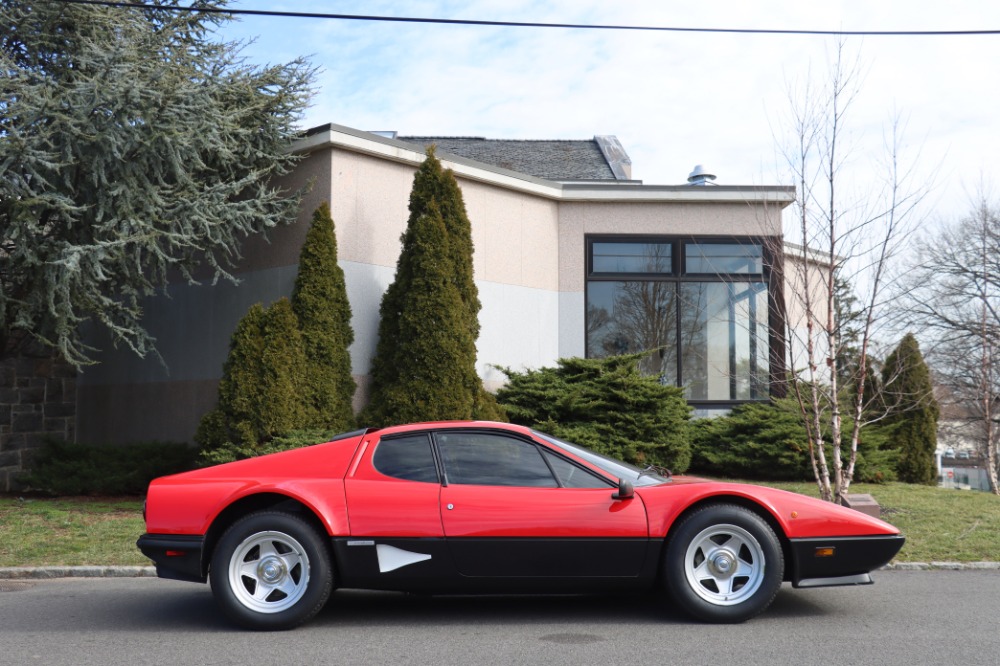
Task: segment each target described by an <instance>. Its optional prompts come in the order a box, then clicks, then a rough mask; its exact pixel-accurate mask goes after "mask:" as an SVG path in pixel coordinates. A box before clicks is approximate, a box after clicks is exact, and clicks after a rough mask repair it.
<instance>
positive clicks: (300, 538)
mask: <svg viewBox="0 0 1000 666" xmlns="http://www.w3.org/2000/svg"><path fill="white" fill-rule="evenodd" d="M209 580H210V581H211V585H212V594H213V595H214V596H215V599H216V602H217V603H218V604H219V606H220V607H221V608H222V610H223V612H224V613H225V614H226V615H227V616H228V617H229V618H230V619H231V620H233V621H234V622H236V623H237V624H239V625H241V626H243V627H247V628H249V629H262V630H279V629H292V628H294V627H297V626H299V625H300V624H302V623H304V622H306V621H307V620H309V619H310V618H312V617H313V616H314V615H316V613H318V612H319V611H320V609H322V608H323V606H324V605H325V604H326V602H327V600H328V599H329V598H330V593H331V592H332V590H333V566H332V562H331V556H330V549H329V547H328V546H327V544H326V539H324V537H323V536H322V535H321V534H319V532H317V530H316V529H315V528H314V527H313V526H312V525H310V524H309V523H308V522H306V521H305V520H303V519H302V518H300V517H298V516H295V515H292V514H289V513H281V512H275V511H265V512H259V513H252V514H249V515H247V516H244V517H243V518H241V519H239V520H238V521H236V522H235V523H233V524H232V525H231V526H230V527H229V529H227V530H226V531H225V533H224V534H223V535H222V538H221V539H219V543H218V545H217V546H216V548H215V552H214V553H213V554H212V562H211V567H210V569H209Z"/></svg>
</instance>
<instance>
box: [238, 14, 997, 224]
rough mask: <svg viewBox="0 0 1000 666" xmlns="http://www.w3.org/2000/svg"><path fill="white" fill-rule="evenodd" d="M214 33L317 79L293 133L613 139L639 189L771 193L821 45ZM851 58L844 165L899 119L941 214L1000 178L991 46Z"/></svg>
mask: <svg viewBox="0 0 1000 666" xmlns="http://www.w3.org/2000/svg"><path fill="white" fill-rule="evenodd" d="M234 6H235V7H239V8H247V9H285V10H290V11H305V12H308V11H315V12H327V13H344V14H366V15H397V16H428V17H431V16H433V17H443V18H460V19H482V20H501V21H540V22H560V23H603V24H619V25H620V24H636V25H659V26H682V27H734V28H795V29H844V30H863V29H869V30H906V29H910V30H941V29H983V28H1000V4H998V3H983V2H972V1H969V0H955V1H954V2H950V3H941V2H939V1H937V0H919V1H918V0H881V1H880V2H870V1H867V2H861V1H857V0H842V1H841V2H824V3H804V2H788V1H778V0H770V1H768V0H757V1H753V2H751V1H748V0H713V2H705V3H700V4H699V3H691V2H689V1H688V2H676V1H673V2H666V1H660V0H655V1H654V0H649V1H646V2H630V3H609V2H606V1H597V0H579V1H576V0H573V1H570V0H561V1H558V2H546V3H538V2H531V1H528V0H470V1H468V2H432V1H420V2H407V3H401V2H385V1H380V0H379V1H374V2H363V3H362V2H346V1H335V0H330V1H325V2H324V1H322V0H297V1H295V2H292V1H291V0H285V2H280V3H279V2H273V1H271V0H239V1H237V2H235V3H234ZM223 34H224V35H225V36H227V37H246V36H248V35H259V39H258V41H257V43H256V44H255V45H254V46H252V47H251V48H250V49H248V51H247V55H248V56H250V57H251V59H253V60H256V61H261V62H264V61H267V62H277V61H287V60H290V59H292V58H294V57H295V56H297V55H310V54H311V55H312V60H313V62H314V63H315V64H317V65H319V66H321V67H322V68H323V70H324V72H323V74H322V76H321V78H320V79H319V81H318V84H319V94H318V95H317V98H316V103H315V105H314V107H313V108H312V109H310V111H309V112H308V114H307V116H306V118H305V124H306V125H309V126H312V125H319V124H323V123H326V122H335V123H339V124H344V125H348V126H352V127H357V128H359V129H373V130H398V131H400V132H402V133H406V134H438V135H464V136H471V135H475V136H488V137H505V138H529V139H530V138H533V139H538V138H589V137H591V136H593V135H595V134H614V135H617V136H618V137H619V139H620V140H621V142H622V144H623V145H624V147H625V149H626V151H627V152H628V153H629V155H630V156H631V157H632V160H633V168H634V175H635V176H636V177H638V178H641V179H643V180H645V181H646V182H648V183H680V182H683V181H684V179H685V178H686V176H687V173H688V172H689V171H690V170H691V168H692V167H693V166H694V165H695V164H696V163H703V164H705V165H706V166H707V167H709V168H710V169H712V170H714V171H715V173H716V174H717V175H718V176H719V182H721V183H727V184H753V183H761V182H767V183H775V182H783V181H782V177H781V176H779V175H778V174H779V173H780V171H781V167H780V164H779V163H778V161H777V160H776V158H775V141H774V139H773V137H772V130H771V127H772V125H773V126H777V125H778V124H779V122H780V118H781V116H782V115H783V113H784V110H785V108H786V107H787V101H786V87H787V82H788V81H790V80H794V79H796V78H801V77H803V76H805V74H806V72H807V71H811V72H812V73H813V77H814V79H815V80H817V81H818V80H819V78H820V77H822V76H824V75H825V73H826V71H827V68H826V56H827V53H828V52H829V50H830V47H831V46H832V44H833V38H823V37H807V36H779V35H733V34H705V33H697V34H695V33H674V32H634V31H584V30H553V29H538V28H493V27H472V26H468V27H461V26H440V25H427V24H406V23H376V22H358V21H320V20H310V19H276V18H252V17H248V18H245V19H243V20H242V21H241V22H240V23H239V24H234V25H230V26H228V27H227V28H226V29H225V30H224V33H223ZM849 45H850V47H851V48H855V49H860V51H861V54H862V59H863V63H864V67H865V69H866V72H867V74H866V78H865V85H864V88H863V90H862V92H861V95H860V96H859V98H858V100H857V103H856V105H855V106H854V108H853V109H852V114H853V115H852V117H851V118H849V119H848V121H849V123H851V127H852V132H853V135H852V136H853V138H854V139H855V141H856V144H857V146H856V152H855V155H854V156H855V158H856V161H857V163H859V164H860V163H862V162H864V161H865V160H866V159H868V158H871V157H873V156H874V155H875V154H876V152H877V149H878V148H879V147H880V146H881V143H882V136H881V128H882V126H883V125H884V124H885V123H886V122H887V121H888V120H889V119H890V116H891V114H892V113H893V110H894V109H895V110H897V111H898V112H899V113H900V114H901V115H903V116H904V117H905V118H907V121H908V138H909V139H910V143H911V144H915V145H918V146H919V145H921V144H922V153H921V154H922V162H921V167H922V169H923V171H924V172H926V173H937V176H938V181H939V183H940V185H941V189H940V190H939V193H938V199H937V201H938V205H939V207H940V213H941V215H942V216H944V217H948V216H951V215H954V214H956V213H957V212H960V211H961V209H962V208H963V207H964V204H965V193H964V190H963V187H964V186H965V184H966V182H967V181H968V180H970V179H971V180H976V179H978V177H979V175H978V174H979V173H980V172H984V173H985V174H986V176H987V178H992V179H993V180H994V181H996V180H997V179H1000V114H998V113H997V112H996V109H997V108H998V101H1000V99H998V97H1000V94H998V92H997V90H996V84H995V81H996V65H997V63H1000V36H966V37H935V38H931V37H867V38H865V39H863V40H862V39H852V40H850V41H849ZM860 177H861V178H864V176H860ZM784 182H787V181H784ZM966 189H967V188H966ZM956 208H957V209H958V210H956Z"/></svg>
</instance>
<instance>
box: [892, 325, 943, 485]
mask: <svg viewBox="0 0 1000 666" xmlns="http://www.w3.org/2000/svg"><path fill="white" fill-rule="evenodd" d="M882 385H883V395H884V397H885V401H886V406H887V407H888V410H889V411H888V416H887V418H886V427H887V428H890V429H891V430H890V431H891V433H892V437H891V439H890V441H891V442H893V446H894V448H896V449H897V450H898V451H899V460H898V462H897V463H896V471H897V472H898V474H899V479H900V481H905V482H907V483H926V484H933V483H935V482H936V481H937V469H936V466H935V463H934V452H935V450H936V449H937V420H938V415H939V408H938V404H937V400H935V399H934V393H933V385H932V384H931V373H930V370H929V369H928V368H927V364H926V363H925V362H924V357H923V355H922V354H921V353H920V345H919V344H918V343H917V339H916V338H915V337H914V336H913V334H912V333H907V334H906V335H905V336H904V337H903V339H902V340H901V341H900V343H899V346H898V347H896V349H895V350H893V352H892V353H891V354H889V357H888V358H887V359H886V360H885V366H884V367H883V369H882Z"/></svg>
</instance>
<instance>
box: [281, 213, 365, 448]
mask: <svg viewBox="0 0 1000 666" xmlns="http://www.w3.org/2000/svg"><path fill="white" fill-rule="evenodd" d="M292 308H293V309H294V310H295V315H296V316H297V317H298V321H299V329H300V331H301V333H302V341H303V345H304V346H305V354H306V359H307V361H308V364H307V366H306V371H305V377H304V378H303V384H304V387H305V391H306V395H305V396H304V397H305V402H306V404H305V407H306V409H307V415H306V419H305V421H306V422H305V423H303V424H299V425H298V427H311V428H325V429H331V430H336V431H339V432H344V431H347V430H350V429H351V428H353V427H354V411H353V409H352V401H353V399H354V391H355V389H356V388H357V387H356V384H355V382H354V378H353V377H352V376H351V356H350V353H349V352H348V348H349V347H350V346H351V343H352V342H354V331H353V330H352V329H351V304H350V302H349V301H348V300H347V287H346V285H345V282H344V271H343V269H341V268H340V266H339V265H338V264H337V236H336V234H335V233H334V225H333V218H332V217H331V215H330V206H329V204H328V203H326V202H323V203H322V204H321V205H320V206H319V208H317V209H316V211H315V212H314V213H313V219H312V226H311V227H310V228H309V232H308V233H307V234H306V240H305V243H304V244H303V246H302V252H301V254H300V255H299V274H298V277H297V278H296V280H295V290H294V291H293V293H292Z"/></svg>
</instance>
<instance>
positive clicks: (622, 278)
mask: <svg viewBox="0 0 1000 666" xmlns="http://www.w3.org/2000/svg"><path fill="white" fill-rule="evenodd" d="M429 144H435V145H437V154H438V157H439V158H440V159H441V161H442V162H443V164H444V166H445V167H446V168H451V169H453V170H454V172H455V174H456V177H457V178H458V181H459V184H460V186H461V188H462V192H463V196H464V198H465V204H466V208H467V210H468V213H469V218H470V219H471V221H472V236H473V242H474V245H475V255H474V269H475V278H476V282H477V285H478V288H479V295H480V300H481V301H482V311H481V312H480V321H481V329H482V330H481V334H480V337H479V341H478V361H477V369H478V371H479V373H480V375H481V377H482V378H483V380H484V383H485V385H486V386H487V388H491V389H495V388H497V387H498V386H500V385H501V384H502V381H503V376H502V374H501V373H499V372H498V371H497V370H496V369H495V366H498V365H499V366H508V367H512V368H515V369H518V368H532V367H540V366H545V365H552V364H554V363H555V362H556V360H557V359H559V358H561V357H569V356H583V355H589V356H601V355H607V354H617V353H623V352H629V351H638V350H644V349H655V350H656V351H655V352H654V353H653V354H652V355H651V356H650V357H649V358H648V359H647V361H646V362H645V369H646V370H647V371H649V372H653V373H656V374H659V375H660V376H661V377H662V378H663V381H665V382H670V383H676V384H678V385H681V386H684V387H685V388H686V395H687V398H688V399H689V401H690V402H691V404H692V405H693V406H694V407H695V408H696V409H697V410H698V411H699V413H702V414H710V413H715V412H719V411H720V410H727V409H729V408H731V407H732V406H734V405H736V404H740V403H741V402H745V401H748V400H766V399H767V398H768V396H769V395H770V394H771V392H772V391H773V390H775V387H776V386H777V383H778V380H780V379H781V378H782V377H783V373H784V367H785V365H784V358H785V349H784V343H783V336H782V335H781V334H780V331H782V330H783V327H784V321H783V317H784V308H783V307H777V306H776V305H775V304H779V303H783V289H784V283H783V279H782V264H783V252H782V250H781V248H782V241H781V211H782V209H783V208H785V207H786V206H787V205H788V204H789V203H791V202H792V201H793V198H794V188H793V187H788V186H738V185H715V184H711V183H710V180H711V178H713V177H712V176H709V175H707V174H702V173H700V172H699V173H696V174H695V175H694V177H693V181H694V183H693V184H691V183H688V184H679V185H647V184H644V183H642V182H640V181H636V180H632V179H631V164H630V161H629V159H628V156H627V154H626V153H625V151H624V149H623V148H622V146H621V145H620V144H619V142H618V141H617V139H615V138H614V137H607V136H604V137H594V139H592V140H586V141H491V140H487V139H482V138H474V137H465V138H454V137H452V138H448V137H406V136H398V135H396V134H395V133H391V132H390V133H386V132H380V133H370V132H363V131H359V130H355V129H351V128H348V127H342V126H338V125H332V124H331V125H325V126H322V127H317V128H314V129H312V130H310V131H309V132H308V133H307V134H306V135H305V136H304V137H303V138H302V139H301V140H300V141H299V142H298V143H297V145H296V147H295V150H296V151H297V152H298V153H299V154H301V155H302V157H303V159H302V161H301V162H300V164H299V166H298V167H297V169H296V171H295V172H294V173H292V174H290V175H289V176H288V177H286V179H285V181H284V182H283V185H286V186H288V187H292V188H298V187H302V186H305V185H307V184H309V185H310V186H311V189H309V191H308V193H307V194H306V195H305V197H304V199H303V203H302V210H301V214H300V218H299V221H298V222H297V223H296V224H293V225H290V226H287V227H283V228H280V229H277V230H275V231H273V232H271V233H270V234H269V236H268V238H267V239H264V238H252V239H249V240H248V242H247V243H246V244H245V245H244V248H243V257H242V259H241V261H240V263H239V266H238V267H237V268H236V270H235V274H236V275H237V276H238V277H239V279H240V282H239V284H237V285H233V284H229V283H225V282H220V283H219V284H217V285H214V286H212V285H210V284H207V283H206V284H200V285H189V284H187V283H183V282H178V283H176V284H172V285H171V286H170V287H169V288H168V290H167V291H168V295H167V296H157V297H155V298H152V299H150V301H149V302H148V304H147V307H146V323H147V327H148V329H149V330H150V332H151V333H152V335H153V336H154V337H155V338H156V341H157V342H156V344H157V347H158V349H159V352H160V353H161V355H162V358H163V363H161V362H159V361H158V360H157V359H153V358H148V359H139V358H137V357H135V356H134V355H132V354H130V353H129V352H127V351H124V350H115V349H113V348H112V346H111V345H110V344H109V342H108V340H106V339H103V338H101V337H100V335H95V336H94V337H93V342H94V343H95V345H96V346H98V347H100V348H102V349H104V350H105V351H104V353H103V354H102V355H101V356H100V357H99V360H100V364H99V365H96V366H93V367H88V368H86V369H85V371H84V372H82V373H81V374H80V375H79V377H78V378H77V381H76V387H75V388H76V437H77V440H78V441H81V442H134V441H142V440H152V439H156V440H179V441H190V439H191V437H192V435H193V434H194V432H195V429H196V427H197V425H198V422H199V419H200V418H201V416H202V414H204V413H205V412H206V411H208V410H209V409H210V408H211V407H212V406H213V405H214V403H215V400H216V389H217V385H218V380H219V378H220V376H221V373H222V364H223V361H224V360H225V358H226V355H227V352H228V345H229V339H230V335H231V334H232V332H233V330H234V328H235V326H236V323H237V322H238V321H239V319H240V318H241V317H242V316H243V315H244V314H245V313H246V312H247V309H248V308H249V307H250V306H251V305H252V304H254V303H256V302H264V303H269V302H271V301H273V300H275V299H277V298H280V297H282V296H287V295H290V294H291V291H292V286H293V283H294V280H295V275H296V270H297V262H298V253H299V249H300V247H301V245H302V242H303V240H304V237H305V233H306V231H307V229H308V225H309V220H310V219H311V216H312V212H313V210H314V209H315V208H316V207H317V206H318V205H319V204H320V203H321V202H322V201H328V202H330V205H331V210H332V213H333V218H334V222H335V225H336V232H337V238H338V245H339V260H340V263H341V265H342V266H343V269H344V272H345V277H346V282H347V290H348V297H349V298H350V301H351V306H352V309H353V322H352V324H353V328H354V332H355V342H354V345H353V346H352V348H351V358H352V364H353V373H354V375H355V378H356V379H357V381H358V387H359V388H358V392H357V395H356V397H355V406H356V407H359V406H360V405H362V404H363V403H364V401H365V400H366V397H367V395H368V389H369V386H368V372H369V367H370V363H371V358H372V356H373V354H374V352H375V343H376V335H377V330H378V311H379V303H380V300H381V295H382V293H383V291H384V290H385V288H386V287H387V286H388V285H389V283H390V282H391V281H392V280H393V277H394V273H395V266H396V260H397V257H398V254H399V250H400V241H399V239H400V236H401V234H402V232H403V230H404V228H405V225H406V220H407V203H408V198H409V193H410V188H411V185H412V180H413V174H414V171H415V170H416V168H417V166H418V165H419V164H420V162H421V161H422V160H423V158H424V150H425V146H426V145H429Z"/></svg>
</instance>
